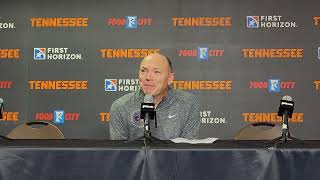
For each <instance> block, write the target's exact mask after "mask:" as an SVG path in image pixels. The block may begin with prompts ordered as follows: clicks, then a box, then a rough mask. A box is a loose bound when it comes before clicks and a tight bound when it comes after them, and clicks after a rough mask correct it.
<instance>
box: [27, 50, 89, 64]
mask: <svg viewBox="0 0 320 180" xmlns="http://www.w3.org/2000/svg"><path fill="white" fill-rule="evenodd" d="M68 50H69V48H33V59H34V60H36V61H38V60H82V59H83V57H82V54H81V53H69V51H68Z"/></svg>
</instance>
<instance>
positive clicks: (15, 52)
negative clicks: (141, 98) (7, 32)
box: [0, 49, 20, 60]
mask: <svg viewBox="0 0 320 180" xmlns="http://www.w3.org/2000/svg"><path fill="white" fill-rule="evenodd" d="M19 58H20V49H0V59H3V60H4V59H19Z"/></svg>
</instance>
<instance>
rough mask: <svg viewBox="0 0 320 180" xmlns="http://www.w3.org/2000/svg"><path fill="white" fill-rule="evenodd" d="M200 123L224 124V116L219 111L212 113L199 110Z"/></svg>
mask: <svg viewBox="0 0 320 180" xmlns="http://www.w3.org/2000/svg"><path fill="white" fill-rule="evenodd" d="M200 117H201V123H202V124H226V123H227V121H226V118H225V117H224V116H223V115H219V113H215V114H214V113H212V111H208V110H203V111H200Z"/></svg>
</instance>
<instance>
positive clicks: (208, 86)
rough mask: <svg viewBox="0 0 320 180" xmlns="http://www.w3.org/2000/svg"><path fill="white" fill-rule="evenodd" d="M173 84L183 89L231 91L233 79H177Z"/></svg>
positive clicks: (175, 87)
mask: <svg viewBox="0 0 320 180" xmlns="http://www.w3.org/2000/svg"><path fill="white" fill-rule="evenodd" d="M172 86H173V88H174V89H182V90H221V91H231V90H232V81H230V80H211V81H206V80H191V81H190V80H189V81H185V80H177V81H173V83H172Z"/></svg>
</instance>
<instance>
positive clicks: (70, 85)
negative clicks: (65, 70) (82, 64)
mask: <svg viewBox="0 0 320 180" xmlns="http://www.w3.org/2000/svg"><path fill="white" fill-rule="evenodd" d="M28 83H29V89H30V90H61V91H72V90H76V91H77V90H87V89H88V81H78V80H29V82H28Z"/></svg>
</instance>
